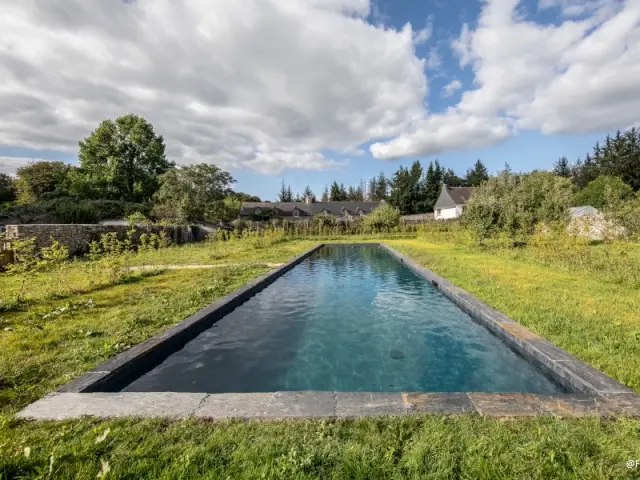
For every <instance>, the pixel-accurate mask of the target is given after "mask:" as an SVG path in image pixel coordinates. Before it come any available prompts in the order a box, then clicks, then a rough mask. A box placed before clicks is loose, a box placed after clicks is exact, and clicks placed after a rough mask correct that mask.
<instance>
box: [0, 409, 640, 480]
mask: <svg viewBox="0 0 640 480" xmlns="http://www.w3.org/2000/svg"><path fill="white" fill-rule="evenodd" d="M0 437H1V438H2V440H0V455H1V457H0V462H1V464H0V477H2V478H64V479H75V478H87V479H88V478H96V477H97V476H98V474H99V473H100V472H101V471H104V470H107V469H108V470H109V473H108V474H107V476H106V477H104V478H131V479H154V480H155V479H201V478H209V479H219V478H233V479H250V480H254V479H259V478H269V479H287V480H289V479H312V478H323V479H336V480H345V479H363V480H364V479H376V478H380V479H389V478H395V479H405V478H406V479H425V478H434V479H436V478H437V479H456V478H466V479H474V480H475V479H509V480H514V479H550V478H559V479H569V478H573V479H580V480H584V479H600V478H606V479H620V478H633V476H634V474H635V473H638V472H634V471H632V470H628V469H627V468H626V466H625V462H626V461H627V460H629V459H630V458H636V456H637V454H638V451H640V440H639V438H638V423H637V422H633V421H629V420H624V419H621V420H615V421H607V422H601V421H597V420H593V419H590V420H571V421H562V422H561V421H557V420H554V419H549V418H543V419H534V420H532V419H523V420H518V421H517V422H500V421H497V420H489V419H484V418H481V417H452V418H440V417H433V416H432V417H419V418H417V417H410V418H407V417H405V418H398V417H396V418H379V419H363V420H354V421H335V422H323V421H297V422H291V421H289V422H284V421H282V422H271V423H258V422H246V423H245V422H225V423H221V424H212V423H207V422H195V421H176V422H167V421H161V420H155V421H131V420H117V421H102V422H97V421H91V420H83V421H73V422H56V423H40V424H23V425H21V426H18V427H16V426H11V425H4V426H0ZM27 448H28V450H27V452H28V456H27V455H26V454H25V449H27ZM98 478H100V477H98Z"/></svg>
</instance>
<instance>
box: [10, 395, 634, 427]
mask: <svg viewBox="0 0 640 480" xmlns="http://www.w3.org/2000/svg"><path fill="white" fill-rule="evenodd" d="M408 414H432V415H468V414H476V415H483V416H487V417H496V418H515V417H531V416H540V415H547V416H553V417H562V418H564V417H587V416H588V417H614V416H615V417H618V416H629V417H640V397H638V396H637V395H635V394H614V395H607V396H601V395H585V394H560V395H535V394H525V393H471V392H469V393H419V392H415V393H400V392H395V393H392V392H377V393H365V392H331V391H302V392H271V393H222V394H206V393H176V392H152V393H139V392H120V393H102V392H100V393H51V394H49V395H47V396H45V397H44V398H42V399H40V400H38V401H37V402H34V403H32V404H31V405H29V406H28V407H27V408H25V409H24V410H22V411H21V412H20V413H18V418H21V419H25V420H68V419H74V418H81V417H83V416H91V417H98V418H121V417H169V418H186V417H193V418H199V419H213V420H225V419H232V418H235V419H251V418H254V419H262V420H278V419H296V418H353V417H371V416H383V415H408Z"/></svg>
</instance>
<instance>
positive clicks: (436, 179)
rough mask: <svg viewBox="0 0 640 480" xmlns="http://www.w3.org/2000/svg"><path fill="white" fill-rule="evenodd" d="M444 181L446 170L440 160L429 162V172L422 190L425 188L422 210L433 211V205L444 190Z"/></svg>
mask: <svg viewBox="0 0 640 480" xmlns="http://www.w3.org/2000/svg"><path fill="white" fill-rule="evenodd" d="M443 181H444V172H443V169H442V167H440V163H439V162H438V160H436V161H435V165H434V162H430V163H429V167H428V168H427V173H426V174H425V176H424V180H423V185H422V190H423V192H424V193H423V198H424V200H423V204H422V208H421V210H422V212H433V207H434V205H435V204H436V202H437V201H438V197H439V196H440V192H441V191H442V182H443Z"/></svg>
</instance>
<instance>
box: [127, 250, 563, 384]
mask: <svg viewBox="0 0 640 480" xmlns="http://www.w3.org/2000/svg"><path fill="white" fill-rule="evenodd" d="M299 390H316V391H318V390H330V391H346V392H348V391H353V392H403V391H404V392H407V391H418V392H526V393H540V394H545V393H547V394H548V393H558V392H563V391H564V390H563V389H562V388H561V387H560V386H559V385H557V384H556V383H554V382H553V381H552V380H551V379H549V378H548V377H547V376H546V375H544V374H543V373H542V372H541V371H540V370H538V369H537V368H536V367H535V366H533V365H531V364H530V363H528V362H527V360H525V359H524V358H523V357H521V356H519V355H518V354H517V353H515V352H514V351H513V350H511V349H510V348H509V347H508V346H507V345H506V344H504V343H503V342H502V341H501V340H500V339H499V338H497V337H496V336H494V335H493V334H492V333H491V332H490V331H489V330H487V329H486V328H485V327H484V326H482V325H479V324H478V323H476V322H474V320H473V319H472V318H471V317H470V316H469V315H468V314H466V313H465V312H464V311H462V310H461V309H460V308H459V307H458V306H456V305H455V304H454V303H452V302H451V301H450V300H449V299H448V298H446V297H445V296H444V295H443V294H442V293H441V292H440V291H439V290H438V289H437V288H435V287H434V286H432V285H431V284H429V283H428V282H427V281H426V280H425V279H423V278H422V277H420V276H419V275H417V274H416V273H414V272H413V271H412V270H411V269H409V268H408V267H407V266H406V265H404V264H403V263H400V262H399V261H398V260H396V259H395V258H393V256H391V255H390V254H389V253H388V252H387V251H386V250H385V249H383V248H381V247H380V246H378V245H373V244H372V245H343V246H338V245H330V246H324V247H323V248H321V249H319V250H317V251H315V252H314V253H313V254H312V255H311V256H309V257H308V258H306V259H305V260H303V261H302V262H301V263H299V264H297V265H296V266H295V267H293V268H292V269H291V270H289V271H288V272H286V273H284V274H283V275H282V276H280V277H279V278H277V279H276V280H275V281H274V282H273V283H271V284H270V285H269V286H267V287H266V288H264V289H262V290H261V291H259V292H258V293H256V294H255V295H253V296H252V297H251V298H249V299H248V300H247V301H245V302H244V303H242V304H241V305H239V306H237V307H236V308H235V309H234V310H233V311H231V312H230V313H228V314H227V315H225V316H224V317H222V318H221V319H220V320H218V321H217V322H216V323H215V324H213V325H212V326H211V327H210V328H208V329H207V330H205V331H203V332H202V333H200V334H199V335H198V336H197V337H195V338H194V339H192V340H191V341H189V342H188V343H186V344H185V345H184V346H183V347H182V348H181V349H179V350H177V351H175V352H174V353H172V354H171V355H169V356H168V357H166V358H165V359H164V360H163V361H162V362H161V363H159V364H158V365H156V366H155V367H154V368H153V369H151V370H150V371H148V372H146V373H144V374H143V375H141V376H139V377H138V378H136V379H134V380H133V381H132V382H131V383H129V384H128V385H127V386H125V387H124V388H123V389H122V391H124V392H163V391H166V392H207V393H231V392H238V393H241V392H275V391H299Z"/></svg>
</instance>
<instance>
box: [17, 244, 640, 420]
mask: <svg viewBox="0 0 640 480" xmlns="http://www.w3.org/2000/svg"><path fill="white" fill-rule="evenodd" d="M349 245H350V246H363V245H369V246H370V245H379V246H380V247H382V248H384V249H385V250H387V251H388V252H389V253H390V254H391V255H392V256H394V257H395V258H396V259H397V260H399V261H400V262H402V263H404V264H405V265H407V266H408V267H409V268H410V269H411V270H413V271H414V272H415V273H416V274H418V275H420V276H421V277H422V278H424V279H425V280H426V281H428V282H429V283H430V284H431V285H433V286H434V287H435V288H437V289H438V290H439V291H440V292H442V293H443V294H444V295H445V296H446V297H447V298H449V299H450V300H451V301H453V302H454V303H455V304H456V305H458V307H460V308H461V309H462V310H463V311H465V312H466V313H467V314H469V315H470V316H471V318H472V319H473V320H474V321H476V322H478V323H479V324H481V325H483V326H485V327H486V328H488V329H489V330H490V331H491V332H493V333H494V334H495V335H496V336H497V337H498V338H500V339H501V340H502V341H503V342H504V343H505V344H506V345H508V346H509V347H510V348H512V349H513V350H514V351H516V352H517V353H518V354H520V355H521V356H523V357H524V358H525V359H527V360H528V361H529V362H530V363H532V364H533V365H534V366H536V367H538V368H539V369H541V370H542V371H543V372H544V373H545V374H546V375H548V376H549V377H550V378H552V379H553V380H555V381H556V382H557V383H559V384H560V385H562V386H563V387H564V388H565V389H566V390H567V391H568V392H575V393H566V394H555V395H536V394H521V393H474V392H462V393H392V392H378V393H357V392H326V391H322V392H320V391H311V392H271V393H228V394H207V393H177V392H150V393H143V392H118V390H120V389H121V388H123V387H124V386H126V385H127V384H128V383H130V382H131V381H132V380H133V379H135V378H137V377H138V376H140V375H142V374H144V373H146V372H147V371H149V370H151V369H152V368H153V367H155V366H156V365H158V364H159V363H161V362H162V361H163V360H164V359H165V358H166V357H168V356H169V355H171V354H172V353H173V352H175V351H177V350H179V349H180V348H182V347H183V346H184V345H185V344H186V343H187V342H189V341H190V340H192V339H193V338H195V337H196V336H197V335H199V334H200V333H201V332H202V331H204V330H206V329H207V328H209V327H210V326H211V325H213V324H214V323H215V322H216V321H218V320H219V319H221V318H222V317H223V316H225V315H226V314H228V313H229V312H231V311H232V310H233V309H235V308H236V307H238V306H239V305H241V304H242V303H244V302H245V301H246V300H248V299H249V298H250V297H252V296H253V295H255V294H256V293H257V292H259V291H260V290H262V289H264V288H266V287H267V286H268V285H270V284H271V283H273V282H274V281H275V280H276V279H277V278H278V277H280V276H281V275H283V274H284V273H286V272H287V271H289V270H290V269H292V268H293V267H294V266H296V265H297V264H299V263H300V262H302V261H303V260H304V259H306V258H307V257H309V256H310V255H311V254H313V253H314V252H315V251H317V250H319V249H320V248H322V247H324V246H349ZM107 392H114V393H107ZM412 412H418V413H419V412H422V413H438V414H466V413H478V414H482V415H489V416H498V417H503V416H506V417H510V416H527V415H544V414H548V415H555V416H581V415H598V416H609V415H632V416H640V397H639V396H637V395H636V393H635V391H633V390H631V389H630V388H627V387H625V386H624V385H622V384H621V383H619V382H617V381H616V380H614V379H612V378H611V377H608V376H607V375H605V374H604V373H602V372H600V371H598V370H596V369H595V368H593V367H591V366H590V365H588V364H586V363H585V362H583V361H581V360H579V359H578V358H576V357H574V356H572V355H570V354H569V353H567V352H565V351H564V350H562V349H560V348H558V347H556V346H555V345H553V344H551V343H549V342H547V341H546V340H544V339H542V338H540V337H539V336H538V335H536V334H535V333H533V332H532V331H530V330H528V329H526V328H524V327H523V326H521V325H520V324H519V323H517V322H515V321H514V320H512V319H511V318H509V317H508V316H507V315H505V314H504V313H501V312H499V311H497V310H494V309H493V308H491V307H489V306H488V305H486V304H484V303H483V302H481V301H480V300H478V299H477V298H475V297H474V296H472V295H471V294H469V293H468V292H466V291H464V290H462V289H461V288H459V287H456V286H455V285H454V284H452V283H451V282H449V281H448V280H446V279H444V278H442V277H440V276H438V275H436V274H435V273H433V272H432V271H431V270H429V269H427V268H424V267H422V266H421V265H419V264H417V263H416V262H415V261H413V260H412V259H410V258H408V257H406V256H405V255H402V254H401V253H399V252H397V251H396V250H394V249H392V248H391V247H389V246H388V245H385V244H383V243H377V242H369V243H323V244H319V245H317V246H315V247H313V248H311V249H309V250H307V251H306V252H304V253H302V254H301V255H298V256H297V257H295V258H294V259H292V260H291V261H289V262H287V263H285V264H283V265H282V266H281V267H279V268H277V269H275V270H272V271H271V272H269V273H267V274H266V275H263V276H262V277H259V278H257V279H255V280H253V281H250V282H249V283H247V284H245V285H244V286H243V287H241V288H239V289H237V290H235V291H234V292H232V293H230V294H229V295H227V296H225V297H223V298H222V299H220V300H218V301H217V302H215V303H213V304H211V305H209V306H207V307H205V308H204V309H202V310H200V311H199V312H197V313H195V314H194V315H192V316H190V317H188V318H187V319H185V320H184V321H182V322H180V323H179V324H177V325H175V326H174V327H171V328H169V329H167V330H165V331H164V332H162V333H161V334H159V335H156V336H154V337H152V338H150V339H148V340H146V341H144V342H142V343H140V344H138V345H136V346H134V347H132V348H131V349H129V350H127V351H125V352H123V353H121V354H119V355H117V356H116V357H114V358H112V359H109V360H107V361H105V362H103V363H101V364H100V365H98V366H97V367H96V368H95V369H93V370H91V371H89V372H86V373H84V374H82V375H80V376H79V377H77V378H76V379H74V380H72V381H71V382H69V383H68V384H66V385H63V386H62V387H61V388H60V389H59V390H58V391H57V392H55V393H51V394H49V395H47V396H45V397H44V398H42V399H41V400H38V401H37V402H35V403H33V404H31V405H29V406H28V407H27V408H25V409H24V410H23V411H22V412H20V413H19V414H18V416H19V417H21V418H31V419H50V420H53V419H61V418H76V417H79V416H83V415H92V416H99V417H119V416H132V415H133V416H171V417H174V416H177V417H183V416H195V417H203V418H235V417H239V418H251V417H260V418H287V417H349V416H367V415H387V414H406V413H412Z"/></svg>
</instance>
